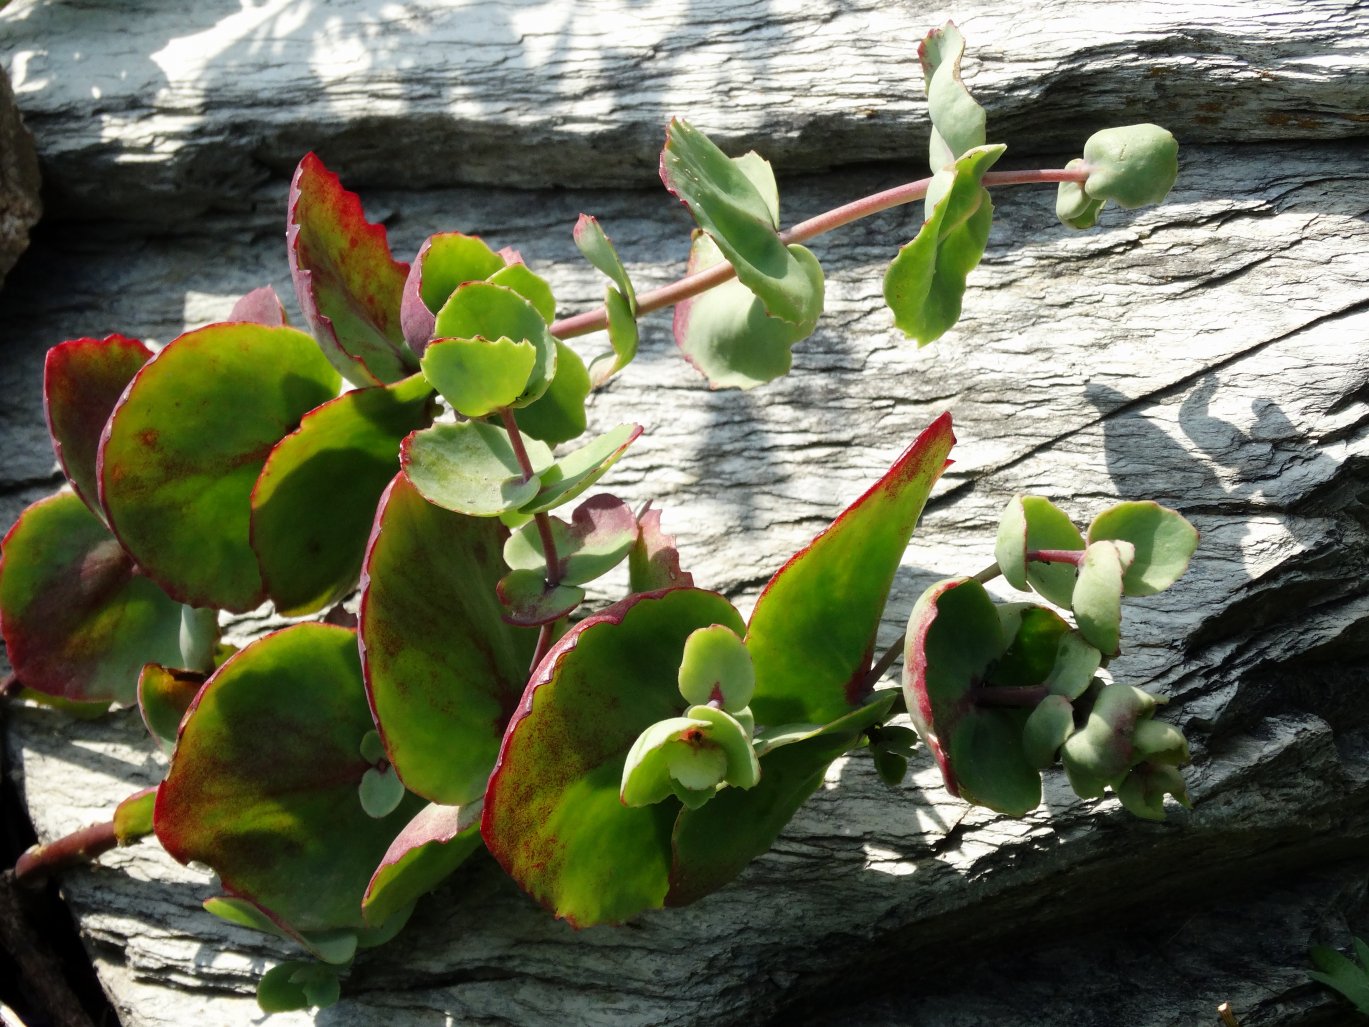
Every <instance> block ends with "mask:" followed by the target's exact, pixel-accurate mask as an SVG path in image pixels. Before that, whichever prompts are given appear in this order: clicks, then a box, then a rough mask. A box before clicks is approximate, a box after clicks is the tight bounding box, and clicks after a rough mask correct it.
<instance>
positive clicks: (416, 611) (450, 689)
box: [360, 475, 537, 805]
mask: <svg viewBox="0 0 1369 1027" xmlns="http://www.w3.org/2000/svg"><path fill="white" fill-rule="evenodd" d="M505 535H506V532H505V529H504V528H503V526H502V525H500V524H499V522H498V521H496V520H492V519H488V518H474V517H465V516H462V515H460V514H456V513H451V512H449V511H447V510H443V509H442V508H440V507H437V506H433V505H432V504H431V503H428V502H427V501H425V500H424V499H423V497H422V496H421V495H420V494H419V493H418V490H417V489H415V488H414V486H413V485H412V484H411V483H410V482H409V480H408V479H407V478H406V477H404V476H403V475H400V476H398V477H396V478H395V480H394V481H393V482H392V483H391V484H390V486H389V487H388V488H387V489H386V491H385V494H384V495H383V496H382V497H381V500H380V508H379V510H378V511H377V513H376V521H375V528H374V530H373V531H372V534H371V541H370V544H369V546H368V547H367V550H366V560H365V564H364V566H363V570H362V586H361V587H362V593H361V629H360V639H361V652H362V666H363V667H364V669H365V674H366V687H367V691H368V694H369V696H370V701H371V708H372V709H373V710H374V711H375V719H376V723H377V724H378V725H379V727H380V731H381V735H382V737H383V738H384V741H385V748H386V751H387V753H388V754H389V758H390V762H391V763H393V764H394V766H395V768H396V769H397V770H398V771H399V776H400V777H401V778H402V779H403V781H404V783H405V784H406V785H407V786H408V788H409V790H410V791H413V792H416V793H418V794H419V795H422V796H423V797H424V798H427V799H431V800H432V801H434V802H441V803H444V804H447V805H461V804H464V803H469V802H471V801H472V800H474V799H476V798H477V797H478V796H479V795H480V793H481V792H482V791H483V790H484V787H485V781H486V779H487V778H488V777H489V773H490V768H491V767H493V766H494V758H495V754H496V752H498V749H499V739H500V738H501V737H502V735H503V733H504V726H505V724H507V723H508V719H509V717H510V715H512V713H513V710H514V708H515V706H516V705H517V704H518V697H519V696H520V695H521V694H522V692H523V683H524V682H525V681H526V680H527V669H528V665H529V663H530V662H531V660H532V654H533V648H534V646H535V644H536V635H537V633H536V632H535V631H530V630H526V629H519V628H512V627H510V626H508V625H507V624H505V623H504V621H503V619H502V617H501V612H502V609H501V607H500V604H499V600H498V597H497V596H496V595H495V584H496V583H497V582H498V581H499V578H500V576H501V575H502V574H503V571H504V567H503V561H502V560H501V559H500V554H501V550H502V548H503V544H504V539H505Z"/></svg>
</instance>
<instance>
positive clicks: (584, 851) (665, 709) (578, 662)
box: [483, 589, 742, 927]
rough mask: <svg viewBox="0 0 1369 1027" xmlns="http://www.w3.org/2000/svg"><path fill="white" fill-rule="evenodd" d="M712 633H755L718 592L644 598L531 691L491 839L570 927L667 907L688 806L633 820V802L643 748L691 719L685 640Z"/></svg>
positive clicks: (597, 624)
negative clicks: (680, 816)
mask: <svg viewBox="0 0 1369 1027" xmlns="http://www.w3.org/2000/svg"><path fill="white" fill-rule="evenodd" d="M710 624H724V625H726V626H728V627H730V628H731V629H732V630H734V631H738V632H740V631H741V630H742V621H741V617H740V616H739V615H738V614H737V612H736V611H735V610H734V609H733V608H732V605H731V604H730V603H728V601H727V600H726V599H725V598H723V597H722V596H720V595H717V594H715V593H712V592H703V591H699V590H696V589H675V590H673V591H669V592H658V593H654V594H651V595H639V596H633V597H631V598H629V599H625V600H623V601H622V602H620V603H618V604H616V605H614V606H612V607H610V608H609V609H607V610H605V611H604V612H603V613H601V614H597V615H594V616H591V617H588V618H586V619H585V620H583V621H581V622H580V623H579V624H577V625H576V626H575V627H573V628H572V629H571V630H570V632H569V633H568V634H567V635H566V636H565V637H564V638H562V639H561V641H560V642H558V643H557V644H556V645H555V646H554V647H553V648H552V650H551V652H550V653H549V654H548V655H547V658H546V659H545V660H543V661H542V663H541V665H540V666H539V667H538V669H537V672H536V674H535V675H534V677H533V679H532V681H531V682H530V683H529V685H528V690H527V692H526V693H525V695H524V700H523V703H522V705H521V706H520V707H519V710H518V713H517V714H516V715H515V717H514V720H513V722H512V723H511V724H510V726H509V729H508V732H507V733H506V734H505V736H504V743H503V747H502V749H501V750H500V755H499V762H498V765H497V767H496V769H495V772H494V774H493V775H491V777H490V784H489V789H488V791H487V792H486V797H485V819H484V824H483V834H484V837H485V843H486V844H487V845H488V846H489V849H490V851H491V852H492V853H493V854H494V856H495V858H496V859H497V860H498V861H499V862H500V864H501V865H503V867H504V869H505V870H506V871H507V872H508V873H509V874H510V875H511V876H512V877H513V879H514V880H515V881H517V882H518V884H519V885H520V886H521V887H522V888H523V889H524V890H525V891H527V892H528V893H529V894H531V895H532V896H533V897H534V898H535V899H537V900H538V901H539V902H541V903H543V904H544V905H546V906H548V907H549V908H550V909H552V910H553V911H554V912H555V913H556V915H557V916H559V917H563V918H565V919H567V920H570V921H571V922H572V923H574V924H576V925H578V926H582V927H587V926H589V925H591V924H596V923H612V922H619V921H622V920H626V919H627V918H629V917H631V916H634V915H635V914H637V913H638V912H640V911H642V910H644V909H652V908H657V907H659V906H660V905H661V904H662V903H663V902H664V901H665V898H666V894H667V891H668V890H669V873H670V867H671V846H670V835H671V831H672V829H673V827H674V823H675V818H676V814H677V812H678V811H679V809H680V806H679V803H678V802H677V800H675V799H673V798H666V799H664V800H663V801H662V802H659V803H656V804H654V805H649V806H642V807H629V806H624V805H623V804H622V803H621V802H620V801H619V788H620V786H621V783H622V774H623V765H624V760H625V758H626V756H627V754H628V751H629V749H631V747H632V745H633V743H634V742H635V741H636V740H637V737H638V736H639V735H640V734H641V733H642V732H643V731H644V730H645V729H647V728H648V727H649V726H650V725H652V724H655V723H657V722H658V721H662V720H666V719H668V718H671V717H675V716H677V715H678V714H679V709H680V706H679V704H680V696H679V691H678V686H677V681H676V674H677V669H678V667H679V664H680V657H681V655H682V653H683V651H684V643H685V639H686V638H687V637H688V636H689V635H690V633H692V632H693V631H694V630H695V629H697V628H701V627H707V626H708V625H710ZM734 790H735V789H725V792H731V791H734ZM717 801H719V800H718V799H715V800H714V802H717ZM710 805H712V803H710Z"/></svg>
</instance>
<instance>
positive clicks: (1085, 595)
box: [1070, 541, 1136, 656]
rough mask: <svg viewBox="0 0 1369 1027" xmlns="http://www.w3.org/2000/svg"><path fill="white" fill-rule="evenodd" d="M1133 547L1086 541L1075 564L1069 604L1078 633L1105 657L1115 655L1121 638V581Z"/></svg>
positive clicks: (1129, 544)
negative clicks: (1076, 569) (1076, 572)
mask: <svg viewBox="0 0 1369 1027" xmlns="http://www.w3.org/2000/svg"><path fill="white" fill-rule="evenodd" d="M1135 553H1136V550H1135V549H1134V548H1133V547H1132V545H1131V543H1130V542H1122V541H1117V542H1110V541H1101V542H1093V543H1090V545H1089V547H1088V548H1087V549H1086V550H1084V562H1083V563H1082V564H1080V566H1079V579H1078V580H1077V581H1076V582H1075V584H1074V594H1073V596H1072V598H1071V601H1070V603H1071V606H1072V608H1073V609H1074V619H1075V621H1077V622H1078V624H1079V633H1080V634H1081V635H1083V636H1084V639H1085V640H1086V641H1087V642H1088V643H1089V644H1090V645H1093V646H1096V647H1097V648H1098V650H1099V651H1100V652H1102V653H1103V654H1104V655H1105V656H1116V655H1117V654H1118V652H1119V651H1120V646H1121V638H1122V580H1123V576H1124V575H1125V574H1126V570H1127V567H1128V566H1130V564H1131V561H1132V559H1133V557H1134V556H1135Z"/></svg>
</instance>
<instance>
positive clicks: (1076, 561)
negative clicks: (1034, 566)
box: [1027, 549, 1084, 567]
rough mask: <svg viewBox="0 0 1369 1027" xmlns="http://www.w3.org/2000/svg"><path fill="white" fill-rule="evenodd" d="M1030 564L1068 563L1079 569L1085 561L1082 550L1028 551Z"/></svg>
mask: <svg viewBox="0 0 1369 1027" xmlns="http://www.w3.org/2000/svg"><path fill="white" fill-rule="evenodd" d="M1027 560H1028V562H1035V563H1067V564H1070V565H1071V566H1073V567H1078V566H1079V565H1080V564H1081V563H1082V562H1083V560H1084V551H1083V550H1082V549H1029V550H1027Z"/></svg>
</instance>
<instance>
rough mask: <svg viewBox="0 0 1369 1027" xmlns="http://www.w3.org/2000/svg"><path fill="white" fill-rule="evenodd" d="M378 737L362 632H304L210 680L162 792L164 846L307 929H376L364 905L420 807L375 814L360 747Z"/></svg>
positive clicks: (275, 637)
mask: <svg viewBox="0 0 1369 1027" xmlns="http://www.w3.org/2000/svg"><path fill="white" fill-rule="evenodd" d="M372 728H373V725H372V722H371V713H370V710H369V708H368V707H367V704H366V693H365V689H364V687H363V685H362V680H361V666H360V664H359V662H358V660H357V649H356V633H355V632H352V631H348V630H346V629H344V628H336V627H331V626H329V625H324V624H297V625H295V626H294V627H290V628H286V629H285V630H283V631H278V632H275V633H274V634H271V635H268V636H266V637H265V638H263V639H261V640H259V641H257V642H254V643H252V644H251V645H249V646H247V647H246V648H245V649H243V650H242V651H241V652H239V653H237V654H236V655H235V656H234V657H233V658H232V659H230V660H229V661H228V662H227V663H225V664H224V665H223V666H222V667H220V668H219V670H218V671H217V672H215V674H214V675H213V676H212V677H211V678H210V679H209V681H208V682H207V683H206V684H205V686H204V688H203V689H201V691H200V694H199V695H198V696H197V697H196V699H195V702H194V703H193V704H192V706H191V707H190V711H189V713H187V715H186V718H185V722H184V723H183V724H182V725H181V735H180V740H179V742H178V743H177V746H176V752H175V754H174V755H173V756H172V759H171V767H170V770H169V771H168V772H167V776H166V780H165V781H163V782H162V785H161V787H160V789H159V790H158V794H157V811H156V828H157V837H158V839H159V840H160V841H161V843H162V845H163V846H165V848H166V850H167V851H168V852H169V853H171V855H172V856H174V857H175V858H176V859H178V860H180V861H181V862H182V863H187V862H189V861H191V860H198V861H200V862H201V863H205V864H207V865H208V866H210V867H211V868H212V869H213V870H214V871H215V872H216V873H217V874H218V875H219V879H220V880H221V881H222V882H223V886H224V888H225V889H226V890H227V891H228V892H229V893H230V894H232V895H235V896H238V897H239V898H241V899H246V900H250V901H252V902H254V903H257V904H258V905H260V906H261V907H263V908H264V909H265V910H267V911H269V913H270V914H271V916H272V918H273V919H275V920H277V921H278V922H283V923H286V924H289V925H290V926H291V927H292V928H293V929H294V930H296V931H299V932H314V931H329V930H334V929H337V928H360V927H364V926H365V921H364V920H363V919H362V916H361V897H362V895H363V894H364V893H365V891H366V887H367V883H368V882H369V881H370V879H371V874H372V872H373V871H374V869H375V867H376V865H377V864H378V863H379V862H380V860H381V858H382V857H383V856H384V854H385V851H386V849H388V848H389V845H390V843H391V841H393V839H394V837H395V835H396V834H398V833H399V830H400V829H401V828H402V827H403V826H404V824H406V823H408V821H409V820H410V819H412V817H413V815H414V814H415V813H416V812H417V811H418V809H419V808H420V806H421V803H420V802H419V801H418V800H417V799H416V798H414V797H410V798H409V799H407V800H405V801H404V802H403V803H401V804H400V806H399V808H398V809H397V810H396V811H395V812H394V813H391V814H390V815H389V816H388V817H385V818H383V819H375V818H372V817H370V816H368V815H367V814H366V811H365V810H363V809H362V808H361V803H360V801H358V798H357V787H358V785H359V784H360V782H361V779H362V776H363V775H364V774H365V773H366V771H367V770H368V769H369V765H368V764H367V762H366V761H365V760H364V759H362V757H361V754H360V752H359V748H360V744H361V740H362V738H363V737H364V736H365V735H366V734H367V732H369V731H371V730H372Z"/></svg>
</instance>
